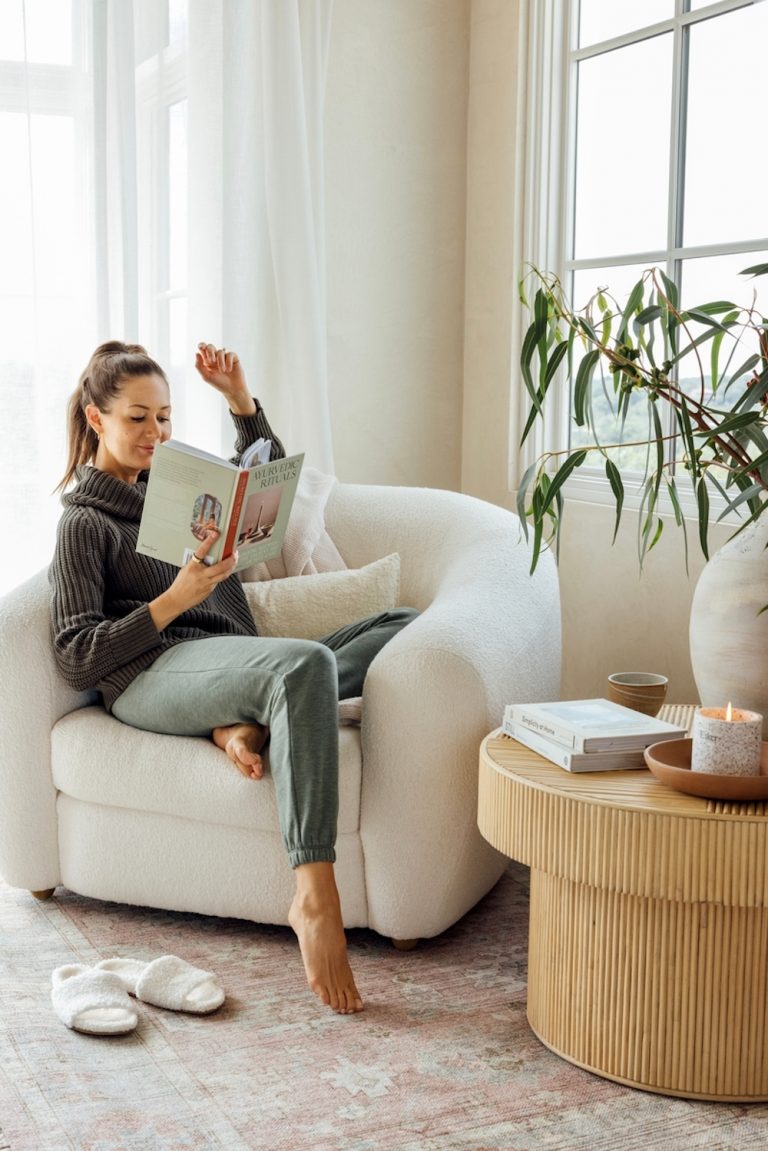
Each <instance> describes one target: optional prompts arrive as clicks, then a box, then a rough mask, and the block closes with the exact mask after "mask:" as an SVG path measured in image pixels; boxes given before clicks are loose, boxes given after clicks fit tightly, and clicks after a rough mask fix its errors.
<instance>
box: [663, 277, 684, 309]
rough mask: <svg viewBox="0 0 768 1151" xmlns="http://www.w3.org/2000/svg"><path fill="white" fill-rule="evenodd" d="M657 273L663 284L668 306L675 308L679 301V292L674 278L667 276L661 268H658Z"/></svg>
mask: <svg viewBox="0 0 768 1151" xmlns="http://www.w3.org/2000/svg"><path fill="white" fill-rule="evenodd" d="M659 275H660V276H661V282H662V283H663V285H664V291H665V292H666V295H667V299H668V300H669V303H670V306H671V307H672V308H677V306H678V304H679V302H680V293H679V292H678V290H677V284H676V283H675V282H674V280H670V278H669V276H668V275H667V274H666V272H664V271H663V270H662V269H661V268H659Z"/></svg>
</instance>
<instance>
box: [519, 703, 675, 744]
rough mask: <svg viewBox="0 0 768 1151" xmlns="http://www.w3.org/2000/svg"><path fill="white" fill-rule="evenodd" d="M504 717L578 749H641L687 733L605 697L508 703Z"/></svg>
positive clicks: (673, 725) (671, 724)
mask: <svg viewBox="0 0 768 1151" xmlns="http://www.w3.org/2000/svg"><path fill="white" fill-rule="evenodd" d="M504 719H505V720H506V721H509V722H510V723H513V724H517V725H518V726H519V727H523V728H528V729H529V730H530V731H533V732H536V733H537V734H539V735H541V736H544V737H545V738H547V739H550V740H554V741H555V742H557V743H559V744H561V745H562V746H563V747H566V748H570V749H571V750H573V751H579V752H591V751H599V750H601V749H602V750H606V749H609V748H611V749H617V748H639V749H642V748H644V747H648V746H649V745H650V744H652V743H658V742H659V741H660V740H664V739H683V738H684V737H685V736H686V734H687V732H686V730H685V728H682V727H679V726H678V725H677V724H673V723H667V722H666V721H665V720H661V719H656V718H655V717H654V716H650V715H643V713H642V712H639V711H633V710H632V708H629V707H622V706H621V704H618V703H612V702H611V701H610V700H608V699H567V700H559V701H550V702H546V703H511V704H507V706H506V708H505V709H504Z"/></svg>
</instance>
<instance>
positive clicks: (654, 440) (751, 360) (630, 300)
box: [517, 264, 768, 720]
mask: <svg viewBox="0 0 768 1151" xmlns="http://www.w3.org/2000/svg"><path fill="white" fill-rule="evenodd" d="M766 273H768V264H759V265H756V266H754V267H750V268H746V269H745V271H744V272H743V273H742V274H743V275H750V276H757V275H764V274H766ZM521 295H522V298H523V302H524V303H525V304H526V305H527V306H528V308H529V309H530V312H531V315H532V319H531V322H530V324H529V326H528V328H527V329H526V331H525V333H524V337H523V342H522V347H521V354H520V369H521V374H522V377H523V381H524V383H525V386H526V389H527V391H528V395H529V397H530V408H529V411H528V416H527V420H526V423H525V426H524V429H523V436H522V440H523V441H525V440H526V438H527V437H528V435H529V434H530V431H531V429H532V428H533V426H534V425H535V424H536V421H537V420H539V419H543V418H544V414H545V401H546V399H547V396H548V394H549V392H550V389H552V388H553V387H554V385H555V382H556V381H557V380H558V378H559V377H560V376H561V375H562V374H563V373H565V375H566V376H567V378H568V380H569V382H570V384H571V388H572V420H573V429H572V430H573V435H572V439H571V443H570V445H569V446H568V447H567V448H564V449H563V450H561V451H550V452H546V453H544V454H543V455H541V456H540V457H539V458H538V459H537V460H536V461H535V462H534V463H533V464H532V465H531V466H530V467H529V468H528V469H527V471H526V472H525V474H524V476H523V478H522V481H521V484H520V489H519V492H518V497H517V509H518V513H519V515H520V521H521V524H522V525H523V530H524V531H525V533H526V535H527V534H528V533H529V531H530V532H532V536H533V549H532V570H533V569H534V568H535V567H536V564H537V562H538V559H539V555H540V553H541V549H542V548H543V547H546V546H551V545H553V544H554V545H557V543H558V542H559V532H560V527H561V523H562V515H563V488H564V484H565V482H566V481H567V479H568V478H569V476H571V475H573V473H574V472H575V471H576V470H578V469H579V468H581V467H584V466H587V465H591V466H595V465H597V466H600V467H602V468H603V469H604V471H605V475H606V478H607V481H608V483H609V484H610V488H611V492H612V494H613V501H614V504H615V528H614V539H615V538H616V532H617V530H618V527H619V523H620V521H621V515H622V510H623V506H624V495H625V489H626V483H627V480H628V477H629V475H630V474H631V476H632V478H633V479H634V480H636V481H637V482H638V484H639V489H640V510H639V515H640V520H639V526H638V541H639V560H640V564H641V565H642V562H643V559H644V557H645V555H646V553H647V552H648V551H649V550H650V549H651V548H653V546H654V545H655V544H656V543H657V541H658V540H659V538H660V536H661V533H662V530H663V527H664V520H663V518H662V516H661V514H660V512H661V510H662V507H663V506H664V504H663V500H664V496H665V495H666V496H667V497H668V504H667V509H668V511H669V512H670V514H671V515H672V516H673V517H674V522H675V524H676V525H677V526H678V527H680V528H681V529H682V531H683V539H684V542H685V549H686V562H687V536H686V523H685V518H684V515H683V508H682V503H681V484H680V480H681V477H685V479H686V480H688V481H689V482H690V486H691V489H692V491H693V495H694V497H695V503H696V509H697V521H698V538H699V541H700V544H701V548H702V551H703V553H704V555H705V557H706V558H707V559H709V549H708V542H707V535H708V527H709V521H710V513H711V507H712V500H711V496H712V495H713V494H714V493H717V494H718V495H719V496H720V497H721V502H722V511H720V513H719V515H718V519H722V518H723V517H724V516H726V515H727V514H728V513H731V512H733V513H736V514H737V515H738V516H739V517H740V520H739V523H738V526H737V527H736V529H735V531H734V534H733V536H732V537H731V542H732V541H733V540H734V537H738V540H739V543H738V554H739V556H740V557H741V560H743V557H744V555H745V554H746V553H747V552H749V553H750V555H752V557H753V558H754V560H755V562H756V563H757V564H758V575H757V576H756V577H755V584H756V590H755V595H756V596H757V601H756V603H755V604H754V605H750V607H749V608H748V609H747V615H746V616H745V619H744V629H745V630H746V631H747V632H748V633H750V634H752V635H753V636H755V646H756V648H757V650H756V659H757V667H756V668H755V667H754V666H752V667H745V671H744V676H745V679H746V680H747V681H749V683H754V682H757V681H759V682H760V684H761V685H762V688H761V690H762V694H761V695H760V699H759V702H760V704H761V706H760V707H757V708H756V710H760V711H762V712H763V714H766V713H768V614H766V615H763V617H762V620H760V621H759V624H760V626H756V616H757V615H758V614H759V613H761V612H765V611H766V608H768V552H766V551H765V548H766V544H767V543H768V517H766V518H765V520H763V522H762V523H761V522H760V520H761V517H762V516H763V512H764V511H765V510H766V508H768V430H767V428H766V424H768V324H767V322H766V318H765V317H764V316H763V315H761V314H760V313H759V312H758V311H757V309H756V307H755V306H754V304H752V305H742V306H740V305H738V304H736V303H734V302H732V301H730V300H712V301H705V302H703V303H698V304H696V305H695V306H692V307H683V306H682V304H681V303H680V300H679V295H678V291H677V288H676V285H675V284H674V283H673V282H672V281H671V280H670V279H669V277H668V276H667V275H665V273H664V272H663V271H661V270H660V269H659V268H650V269H647V270H646V271H644V272H643V274H642V275H641V276H640V278H639V279H638V281H637V283H636V284H635V285H634V287H633V288H632V289H631V291H630V292H629V295H628V297H627V299H626V301H625V302H624V303H622V304H619V303H618V302H617V301H615V300H614V299H613V298H612V297H611V295H610V294H609V292H608V291H607V290H605V289H599V290H597V291H595V293H594V294H593V295H592V297H591V298H590V299H589V300H588V301H587V303H586V304H585V305H583V306H582V307H579V308H576V307H574V306H573V305H572V304H570V303H569V301H568V299H567V297H566V293H565V291H564V290H563V287H562V285H561V283H560V281H559V280H558V278H557V277H556V276H553V275H551V274H548V273H544V272H541V271H539V270H538V269H536V268H532V269H531V270H530V272H529V273H528V275H527V276H526V277H525V279H524V280H523V281H522V283H521ZM728 549H729V544H726V545H725V547H724V548H721V549H720V551H719V552H718V553H717V555H716V556H715V557H713V559H712V560H710V562H709V563H708V564H707V567H706V568H705V571H704V575H703V576H702V577H701V579H700V580H699V585H698V586H697V589H696V596H695V597H694V605H693V609H692V617H691V656H692V661H693V665H694V667H693V670H694V676H695V679H696V683H697V686H698V688H699V693H700V696H701V700H702V703H710V702H711V703H718V704H719V703H721V702H723V701H722V698H715V699H711V698H707V697H711V696H712V695H713V694H715V695H718V696H719V693H720V692H722V691H723V690H725V689H724V687H723V685H722V683H721V682H719V681H718V682H717V684H712V683H710V682H709V679H708V676H709V672H708V671H707V673H706V674H705V673H704V672H703V671H702V666H703V664H705V663H706V664H707V665H708V666H709V665H710V664H713V665H716V664H718V663H719V664H722V663H723V662H724V661H725V663H728V662H729V661H730V662H732V663H733V662H742V661H743V656H744V651H743V646H744V643H745V640H744V636H743V635H742V634H740V633H739V628H738V627H737V626H736V625H735V617H734V614H733V611H732V605H731V604H728V603H724V604H723V605H722V606H721V607H717V606H713V605H712V603H711V600H710V599H709V598H708V599H707V602H706V606H703V607H702V606H700V610H699V616H700V617H703V622H702V623H700V624H697V622H696V618H695V617H696V612H697V600H698V599H699V596H700V591H701V590H702V589H703V588H704V587H705V584H706V583H707V581H705V579H704V576H707V577H708V580H709V577H710V569H712V570H713V571H714V572H715V575H716V576H719V577H720V578H718V579H716V581H715V582H717V583H718V584H722V582H723V579H722V572H719V570H718V569H719V568H721V567H723V565H724V564H725V563H727V559H728V555H729V554H731V553H729V551H728ZM742 566H743V565H742ZM734 578H735V579H740V580H741V581H742V582H743V579H744V578H745V577H744V575H743V571H742V573H741V575H740V576H739V575H737V576H735V577H734V576H730V575H728V574H726V579H725V582H726V584H727V583H728V580H729V579H731V580H733V579H734ZM719 590H721V589H719ZM742 592H743V587H741V588H740V589H739V593H740V603H741V607H742V608H743V598H744V597H743V595H741V593H742ZM721 617H722V629H721V630H722V632H723V642H721V643H718V641H717V640H716V638H715V639H714V642H713V651H712V653H711V655H710V656H707V658H704V656H702V655H701V653H700V652H699V651H698V650H697V649H699V648H701V647H702V646H704V639H703V638H702V636H701V634H700V633H703V632H708V633H710V637H711V633H713V632H714V631H716V630H717V624H718V620H719V619H720V618H721ZM729 645H730V647H729ZM706 646H708V647H709V646H710V644H709V638H708V639H707V643H706ZM724 646H725V648H726V649H727V650H725V652H724ZM697 663H698V665H699V666H698V667H697ZM705 681H706V682H705ZM737 698H738V699H739V700H740V701H741V703H740V705H741V706H747V702H748V701H749V700H751V699H752V695H751V694H750V691H748V690H745V689H743V688H739V689H738V694H737ZM767 720H768V715H767Z"/></svg>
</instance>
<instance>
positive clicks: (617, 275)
mask: <svg viewBox="0 0 768 1151" xmlns="http://www.w3.org/2000/svg"><path fill="white" fill-rule="evenodd" d="M544 10H548V11H547V14H546V15H543V14H542V12H543V11H544ZM542 12H538V13H536V14H535V15H534V17H533V21H534V24H533V28H532V39H533V44H534V51H533V52H532V53H531V55H532V58H533V59H534V60H536V61H539V60H544V61H545V64H541V65H538V66H537V65H536V64H535V65H534V66H533V67H532V70H531V97H532V106H533V109H534V114H535V115H537V116H538V120H539V123H540V124H541V123H542V117H543V116H546V112H545V111H544V112H543V111H542V109H546V108H550V109H551V108H554V109H555V114H554V115H552V113H551V111H550V113H549V122H550V124H553V125H554V128H553V130H552V131H549V132H545V133H543V134H544V135H545V136H546V140H547V146H548V147H550V148H551V149H552V151H551V153H550V155H549V156H543V155H536V154H535V153H534V155H533V162H534V167H535V170H536V171H537V172H538V173H539V174H540V175H542V176H543V178H544V179H545V180H547V182H548V191H549V196H550V197H552V201H551V202H552V207H551V208H550V209H549V214H548V218H546V219H545V227H544V228H542V221H541V219H539V221H538V228H537V229H533V228H532V227H531V225H530V224H529V228H528V232H529V236H531V235H535V234H536V231H538V233H539V234H541V233H542V232H547V233H548V236H549V238H548V240H547V242H546V244H545V245H542V244H539V245H538V249H539V250H538V251H536V247H537V245H535V244H534V245H531V246H530V248H529V251H530V255H529V257H528V258H532V259H533V262H534V263H536V264H538V266H539V267H545V268H548V269H550V270H552V271H557V272H559V273H560V274H561V278H562V280H563V283H564V285H565V287H566V290H567V292H568V294H569V296H570V298H571V300H572V301H573V303H574V304H575V305H576V306H581V305H582V304H585V303H586V302H587V300H588V299H589V297H590V296H592V295H593V293H594V292H595V291H596V289H597V288H598V287H607V288H608V289H609V290H610V292H611V294H612V295H613V296H614V297H615V298H616V299H617V300H619V301H622V300H623V301H625V300H626V295H627V292H628V290H629V288H630V286H631V285H632V284H634V283H635V282H636V281H637V280H638V279H639V278H640V275H641V273H642V271H643V270H644V269H646V268H648V267H651V266H660V267H661V268H662V269H663V270H664V271H665V272H666V274H667V275H668V276H669V277H670V278H671V279H672V280H674V281H675V282H676V283H677V285H678V286H679V288H680V292H681V299H682V301H683V303H684V304H685V305H686V306H693V305H695V304H696V303H701V302H704V301H705V300H711V299H718V298H720V299H723V298H726V299H732V300H734V301H735V302H736V303H739V304H742V303H743V304H747V303H749V302H750V301H751V298H752V292H753V290H756V291H757V293H758V296H757V303H758V307H761V308H762V310H763V311H768V287H766V280H765V279H760V280H753V279H748V278H746V277H743V276H739V274H738V273H739V272H740V271H741V270H742V269H743V268H745V267H747V266H750V265H753V264H758V263H764V262H768V216H767V215H766V212H765V206H764V192H763V189H764V187H765V184H766V179H767V178H768V157H766V153H765V149H764V148H763V147H762V144H761V136H760V125H761V123H762V122H763V120H764V118H765V112H766V106H767V105H768V98H766V88H765V82H764V78H763V75H764V72H763V69H764V63H763V55H764V48H763V46H764V44H765V43H767V42H768V3H760V2H756V3H753V2H752V0H719V2H717V3H708V4H705V3H702V2H701V0H698V2H697V0H622V2H621V3H616V2H615V0H580V2H579V0H570V3H568V4H566V3H564V4H562V6H561V5H559V4H558V3H557V2H556V0H555V2H554V3H553V4H551V3H548V2H547V0H544V4H543V5H542ZM547 41H548V43H547ZM548 84H549V85H550V86H551V87H550V91H549V92H546V85H548ZM553 93H554V94H553ZM529 159H530V157H529ZM541 213H542V209H538V214H539V216H541ZM529 215H530V213H529ZM542 247H543V251H542ZM684 371H685V369H684V366H681V369H680V377H679V378H680V381H681V382H682V383H684V382H685V376H684ZM596 388H597V389H599V388H600V385H599V383H598V384H596ZM566 399H567V397H566ZM601 402H602V404H603V408H604V414H603V417H602V418H603V419H604V421H605V426H604V442H620V441H622V442H627V441H629V440H632V439H633V438H637V435H638V428H637V425H635V424H633V421H632V414H631V413H630V417H629V418H628V420H627V423H626V425H625V426H624V428H623V431H622V430H621V429H620V428H617V427H616V426H615V421H614V419H613V416H612V413H611V411H610V409H609V407H608V405H607V403H606V402H605V401H604V400H602V401H601V400H600V398H599V397H597V393H596V399H595V406H596V407H597V406H598V405H599V404H600V403H601ZM643 407H644V405H643ZM562 415H563V419H562V422H561V430H560V434H559V437H558V438H559V440H560V442H561V443H562V442H563V441H564V440H566V439H567V438H568V439H569V441H570V443H571V444H572V445H574V446H576V445H578V444H579V443H584V442H586V438H582V439H580V438H579V437H580V436H581V435H582V429H579V428H577V427H576V426H575V425H572V424H571V422H570V420H567V418H565V417H567V409H566V408H564V411H563V414H562ZM638 418H640V416H639V413H638ZM645 419H646V417H645V415H644V414H643V416H642V420H643V425H645ZM566 429H567V430H566ZM640 434H642V430H641V433H640ZM624 451H625V455H624V458H623V460H622V463H623V464H624V466H625V467H627V466H633V464H634V463H635V459H634V457H632V456H631V455H629V454H628V453H629V452H630V449H624ZM640 454H641V456H642V459H644V452H641V453H640ZM642 459H639V460H637V467H638V469H640V468H642V466H643V465H642ZM598 471H599V472H600V474H601V475H602V468H600V469H595V475H597V473H598ZM586 474H587V473H586V471H585V469H582V470H581V473H580V476H585V475H586ZM603 482H604V481H603V480H602V479H601V480H600V481H597V480H592V481H591V483H590V481H589V479H588V478H586V480H585V479H583V478H580V479H579V480H574V481H572V488H571V494H572V495H578V494H579V493H580V491H581V490H583V486H584V484H585V483H586V485H587V487H588V488H591V487H592V486H593V485H594V484H596V483H598V484H602V483H603ZM593 497H594V491H590V498H593Z"/></svg>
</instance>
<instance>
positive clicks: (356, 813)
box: [51, 577, 362, 835]
mask: <svg viewBox="0 0 768 1151" xmlns="http://www.w3.org/2000/svg"><path fill="white" fill-rule="evenodd" d="M308 578H309V577H308ZM51 741H52V746H51V774H52V777H53V784H54V786H55V787H56V789H57V790H58V791H59V792H60V793H61V794H63V795H66V796H69V797H70V798H71V799H76V800H80V801H82V802H83V803H93V804H98V805H100V806H102V807H115V808H128V809H130V810H132V811H142V812H154V813H156V814H159V815H174V816H180V817H181V818H183V819H189V820H196V821H198V822H199V823H215V824H218V825H221V826H224V827H241V828H245V829H248V830H256V831H265V832H270V833H272V832H274V831H275V829H276V828H277V826H278V824H277V806H276V803H275V789H274V785H273V782H272V777H271V775H270V774H269V749H268V747H267V749H266V750H265V753H264V765H265V768H266V772H265V776H264V778H263V779H261V780H252V779H246V778H245V776H243V775H241V774H240V772H239V771H238V770H237V768H236V767H234V766H233V765H232V764H231V763H230V762H229V760H228V759H227V758H226V757H225V756H223V755H222V753H221V751H220V750H219V749H218V748H216V747H215V746H214V744H213V743H211V742H209V741H208V740H203V739H192V738H187V737H184V736H176V735H155V734H154V733H152V732H146V731H139V730H138V729H137V728H134V727H129V726H128V725H127V724H124V723H121V722H120V721H119V720H118V719H115V718H114V716H111V715H108V714H107V713H106V712H105V711H104V709H103V708H101V707H89V708H82V709H81V710H79V711H74V712H70V714H69V715H65V716H64V717H63V718H62V719H60V720H59V721H58V723H57V724H55V726H54V728H53V731H52V733H51ZM361 772H362V758H361V752H360V731H359V729H357V728H351V727H343V728H340V730H339V825H338V826H339V833H340V834H342V835H343V834H346V833H347V832H357V831H358V830H359V827H360V787H361Z"/></svg>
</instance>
